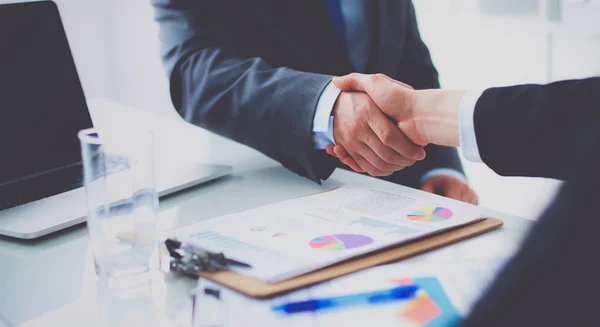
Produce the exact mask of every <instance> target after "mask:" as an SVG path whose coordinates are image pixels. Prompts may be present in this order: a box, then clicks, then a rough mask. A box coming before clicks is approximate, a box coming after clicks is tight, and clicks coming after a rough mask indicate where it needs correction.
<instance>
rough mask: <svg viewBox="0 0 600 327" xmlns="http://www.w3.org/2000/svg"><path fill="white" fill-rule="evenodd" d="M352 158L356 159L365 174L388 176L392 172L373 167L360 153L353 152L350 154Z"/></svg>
mask: <svg viewBox="0 0 600 327" xmlns="http://www.w3.org/2000/svg"><path fill="white" fill-rule="evenodd" d="M352 158H353V159H354V160H356V163H357V164H358V165H359V166H360V168H361V169H362V170H364V171H365V172H366V173H367V174H369V175H371V176H389V175H391V174H392V172H386V171H381V170H379V169H377V168H375V167H374V166H373V165H371V164H370V163H369V161H367V160H366V159H365V158H364V157H363V156H361V155H360V154H354V155H352Z"/></svg>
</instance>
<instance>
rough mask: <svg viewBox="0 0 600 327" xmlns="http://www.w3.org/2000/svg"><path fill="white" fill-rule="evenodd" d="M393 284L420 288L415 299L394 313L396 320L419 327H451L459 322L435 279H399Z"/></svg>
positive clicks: (456, 314) (457, 316)
mask: <svg viewBox="0 0 600 327" xmlns="http://www.w3.org/2000/svg"><path fill="white" fill-rule="evenodd" d="M393 282H394V284H396V285H398V286H401V285H414V284H416V285H419V287H420V290H419V293H418V295H417V297H416V298H415V299H414V300H412V301H411V302H410V303H408V304H407V305H406V306H404V307H402V309H400V310H398V312H396V316H397V317H398V318H401V319H403V320H407V321H409V322H411V323H412V324H414V325H415V326H420V327H421V326H422V327H437V326H453V325H455V324H456V323H457V322H458V321H460V319H461V318H460V315H459V314H458V312H457V311H456V309H455V308H454V306H453V305H452V303H451V302H450V299H449V298H448V296H447V295H446V293H445V292H444V290H443V289H442V285H441V284H440V283H439V281H438V279H437V278H434V277H425V278H414V279H401V280H394V281H393Z"/></svg>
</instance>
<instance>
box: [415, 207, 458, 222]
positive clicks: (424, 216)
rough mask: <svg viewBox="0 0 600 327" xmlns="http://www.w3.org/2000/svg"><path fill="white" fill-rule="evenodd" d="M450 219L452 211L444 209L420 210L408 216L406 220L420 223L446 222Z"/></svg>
mask: <svg viewBox="0 0 600 327" xmlns="http://www.w3.org/2000/svg"><path fill="white" fill-rule="evenodd" d="M450 217H452V211H450V209H447V208H444V207H429V208H421V209H419V210H415V211H413V212H411V213H409V214H408V219H410V220H413V221H418V222H422V223H435V222H439V221H446V220H448V219H450Z"/></svg>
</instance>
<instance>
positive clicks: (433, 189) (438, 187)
mask: <svg viewBox="0 0 600 327" xmlns="http://www.w3.org/2000/svg"><path fill="white" fill-rule="evenodd" d="M421 190H423V191H426V192H430V193H435V194H439V195H442V196H445V197H449V198H451V199H455V200H459V201H463V202H466V203H470V204H477V201H478V199H477V195H476V194H475V192H474V191H473V190H472V189H471V188H470V187H469V185H468V184H466V183H465V182H463V181H462V180H460V179H458V178H456V177H452V176H446V175H439V176H433V177H430V178H428V179H427V180H426V181H425V183H423V185H422V186H421Z"/></svg>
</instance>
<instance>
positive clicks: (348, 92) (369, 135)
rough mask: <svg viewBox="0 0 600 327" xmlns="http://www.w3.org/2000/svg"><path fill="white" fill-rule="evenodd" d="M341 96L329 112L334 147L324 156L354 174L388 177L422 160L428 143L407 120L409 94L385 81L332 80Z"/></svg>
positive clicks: (398, 84)
mask: <svg viewBox="0 0 600 327" xmlns="http://www.w3.org/2000/svg"><path fill="white" fill-rule="evenodd" d="M333 83H334V85H335V86H336V87H338V88H339V89H340V90H342V93H341V94H340V96H339V97H338V99H337V101H336V103H335V105H334V108H333V115H334V117H335V119H334V127H333V132H334V137H335V140H336V143H337V146H335V147H334V146H333V145H332V146H329V147H327V152H328V153H329V154H331V155H335V156H336V157H338V158H339V159H340V160H341V161H342V162H343V163H344V164H346V165H348V166H349V167H350V168H352V169H353V170H355V171H357V172H366V173H368V174H370V175H372V176H388V175H390V174H392V173H393V172H395V171H398V170H401V169H404V168H406V167H408V166H411V165H413V164H414V163H415V162H416V161H418V160H423V159H424V158H425V150H424V149H423V146H425V145H426V144H427V143H428V141H427V140H426V138H423V137H422V136H421V135H419V133H418V130H417V128H416V124H415V122H414V120H413V119H412V118H413V115H412V107H413V101H414V90H413V88H412V87H410V86H409V85H407V84H404V83H402V82H398V81H395V80H393V79H391V78H389V77H387V76H385V75H382V74H377V75H363V74H350V75H347V76H344V77H337V78H334V80H333Z"/></svg>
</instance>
